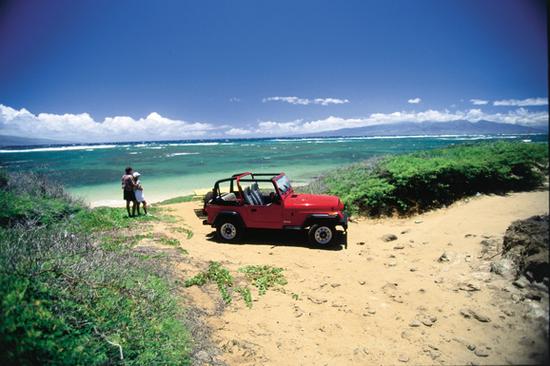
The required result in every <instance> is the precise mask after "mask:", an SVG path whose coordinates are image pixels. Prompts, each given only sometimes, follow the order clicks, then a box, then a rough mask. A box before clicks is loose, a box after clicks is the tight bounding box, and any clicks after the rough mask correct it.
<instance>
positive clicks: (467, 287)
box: [458, 282, 481, 291]
mask: <svg viewBox="0 0 550 366" xmlns="http://www.w3.org/2000/svg"><path fill="white" fill-rule="evenodd" d="M458 288H459V290H462V291H480V290H481V287H479V285H477V284H475V283H471V282H468V283H462V284H460V285H459V286H458Z"/></svg>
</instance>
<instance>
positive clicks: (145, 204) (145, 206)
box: [143, 201, 147, 215]
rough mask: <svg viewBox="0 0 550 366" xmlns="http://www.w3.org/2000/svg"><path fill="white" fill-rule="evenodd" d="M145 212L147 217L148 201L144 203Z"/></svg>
mask: <svg viewBox="0 0 550 366" xmlns="http://www.w3.org/2000/svg"><path fill="white" fill-rule="evenodd" d="M143 212H145V214H146V215H147V201H143Z"/></svg>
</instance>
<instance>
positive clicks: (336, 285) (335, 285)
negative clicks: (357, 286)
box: [330, 283, 340, 288]
mask: <svg viewBox="0 0 550 366" xmlns="http://www.w3.org/2000/svg"><path fill="white" fill-rule="evenodd" d="M339 286H340V284H339V283H331V284H330V287H332V288H336V287H339Z"/></svg>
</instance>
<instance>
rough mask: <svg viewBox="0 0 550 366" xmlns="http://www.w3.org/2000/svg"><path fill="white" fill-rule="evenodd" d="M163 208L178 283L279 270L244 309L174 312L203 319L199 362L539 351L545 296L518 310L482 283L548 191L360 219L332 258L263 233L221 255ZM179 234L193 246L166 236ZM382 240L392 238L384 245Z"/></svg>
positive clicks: (215, 305) (506, 284) (211, 293)
mask: <svg viewBox="0 0 550 366" xmlns="http://www.w3.org/2000/svg"><path fill="white" fill-rule="evenodd" d="M167 207H169V209H170V210H171V214H173V215H175V216H177V218H178V222H177V223H175V224H166V223H159V224H155V227H154V230H155V231H156V232H159V233H164V234H166V235H169V236H171V237H176V238H177V239H179V240H180V241H181V243H182V247H183V248H185V249H186V250H187V251H188V252H189V255H188V256H186V259H185V260H184V261H178V262H177V264H175V266H176V268H175V270H176V273H177V275H178V276H181V279H182V280H184V279H187V278H189V277H191V276H192V275H195V274H196V273H198V272H199V271H202V270H204V269H205V268H206V266H207V265H208V262H209V261H211V260H213V261H219V262H221V263H222V264H223V265H224V266H225V267H227V268H228V269H230V270H231V271H232V272H235V273H237V272H236V271H237V269H238V268H239V267H241V266H243V265H248V264H258V265H264V264H267V265H272V266H277V267H283V268H284V269H285V272H284V273H285V276H286V278H287V280H288V284H287V285H286V286H284V288H283V289H282V290H281V291H268V292H267V294H266V295H264V296H258V295H257V293H256V292H253V296H254V303H253V307H252V308H251V309H248V308H247V307H246V306H245V304H244V302H242V301H237V300H235V301H233V302H232V303H231V304H230V305H228V306H224V305H223V304H222V303H221V301H220V295H219V292H218V290H217V288H216V286H215V285H205V286H203V287H190V288H186V289H184V290H183V292H182V294H181V295H182V299H183V300H182V301H183V302H184V303H185V306H188V307H190V308H191V309H195V310H197V311H198V313H200V314H202V320H203V321H204V322H205V324H207V325H208V328H209V330H210V332H211V335H210V337H211V339H212V340H213V342H214V343H215V346H216V348H217V349H218V354H217V355H216V354H215V353H216V352H215V351H210V352H209V353H208V354H207V353H206V352H203V353H202V354H200V355H199V356H200V357H199V359H200V360H201V362H199V363H203V364H220V363H223V362H225V363H227V364H229V365H243V364H246V365H257V364H276V365H314V364H315V365H329V364H332V365H334V364H357V365H364V364H382V365H390V364H402V363H408V364H415V365H416V364H462V365H465V364H529V363H537V362H540V361H539V360H540V359H541V357H544V355H543V354H544V353H545V352H547V351H546V346H545V345H546V342H547V338H546V335H545V333H546V332H547V330H545V327H547V325H548V319H547V313H546V311H544V310H543V309H548V297H547V295H546V297H544V298H542V299H541V300H540V301H535V300H529V299H525V298H524V297H523V295H524V291H525V290H524V289H520V288H517V287H515V286H513V285H512V283H511V281H510V280H509V279H504V278H503V277H501V276H499V275H496V274H494V273H492V272H490V261H491V260H492V259H494V258H495V257H498V255H499V250H500V245H501V242H502V236H503V234H504V232H505V231H506V228H507V227H508V226H509V225H510V224H511V223H512V222H513V221H514V220H518V219H524V218H528V217H530V216H532V215H537V214H543V213H547V212H548V191H547V190H544V191H536V192H527V193H513V194H509V195H506V196H496V195H491V196H479V197H475V198H471V199H467V200H462V201H459V202H457V203H455V204H453V205H452V206H450V207H447V208H443V209H439V210H435V211H431V212H428V213H425V214H423V215H418V216H413V217H410V218H385V219H376V220H373V219H360V220H358V221H356V222H353V223H351V224H350V228H349V233H348V240H347V241H348V247H347V249H345V248H342V249H341V250H322V249H316V248H312V247H310V246H309V245H308V244H306V242H305V240H304V238H303V237H302V236H301V235H299V234H292V235H287V234H282V233H278V234H274V233H273V232H259V233H254V234H253V235H251V236H249V238H248V240H247V241H246V243H245V244H240V245H231V244H221V243H218V242H216V241H214V240H213V239H212V238H211V234H212V232H213V229H212V228H210V227H209V226H203V225H202V223H201V221H200V220H199V219H198V218H197V217H196V216H195V215H194V212H193V209H195V208H198V207H200V205H199V203H195V202H190V203H181V204H175V205H170V206H167ZM182 225H183V226H185V227H187V228H189V229H191V230H192V231H193V234H194V235H193V236H192V238H190V239H188V237H187V235H186V234H183V233H178V232H176V231H175V230H173V228H174V226H176V227H177V226H182ZM385 234H394V235H396V236H397V239H396V240H393V241H390V242H386V241H384V240H382V237H383V236H384V235H385ZM483 241H485V243H487V242H489V243H492V245H491V246H490V247H487V246H486V245H485V246H484V245H482V244H481V243H482V242H483ZM142 245H148V244H147V243H146V242H144V243H143V244H142ZM442 256H443V259H441V258H442ZM296 295H297V296H296ZM239 300H240V299H239ZM546 334H547V333H546Z"/></svg>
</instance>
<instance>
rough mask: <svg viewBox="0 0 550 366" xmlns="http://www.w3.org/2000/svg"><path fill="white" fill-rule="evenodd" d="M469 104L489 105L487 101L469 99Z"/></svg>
mask: <svg viewBox="0 0 550 366" xmlns="http://www.w3.org/2000/svg"><path fill="white" fill-rule="evenodd" d="M470 102H471V103H472V104H473V105H486V104H487V103H489V101H488V100H483V99H470Z"/></svg>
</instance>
